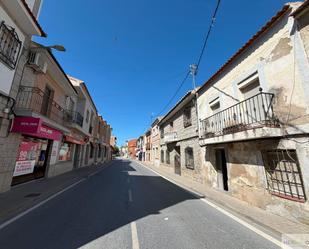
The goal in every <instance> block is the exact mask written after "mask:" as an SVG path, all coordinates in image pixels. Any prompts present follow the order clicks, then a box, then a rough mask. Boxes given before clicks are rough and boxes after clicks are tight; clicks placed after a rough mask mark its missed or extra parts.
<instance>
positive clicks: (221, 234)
mask: <svg viewBox="0 0 309 249" xmlns="http://www.w3.org/2000/svg"><path fill="white" fill-rule="evenodd" d="M0 248H1V249H13V248H14V249H15V248H16V249H19V248H21V249H28V248H29V249H36V248H38V249H49V248H50V249H58V248H59V249H60V248H61V249H66V248H68V249H71V248H72V249H73V248H100V249H102V248H108V249H113V248H115V249H121V248H133V249H138V248H140V249H144V248H148V249H150V248H160V249H165V248H166V249H168V248H175V249H182V248H185V249H199V248H220V249H229V248H235V249H241V248H248V249H264V248H265V249H272V248H278V247H277V246H276V245H274V244H272V243H271V242H270V241H268V240H266V239H264V238H263V237H261V236H260V235H258V234H256V233H254V232H253V231H251V230H249V229H247V228H246V227H244V226H242V225H241V224H239V223H237V222H236V221H234V220H233V219H231V218H229V217H228V216H226V215H224V214H222V213H221V212H219V211H217V210H216V209H214V208H213V207H211V206H209V205H207V204H206V203H205V202H202V201H201V200H199V199H198V198H196V197H195V196H193V195H191V194H190V193H188V192H186V191H184V190H182V189H181V188H179V187H177V186H176V185H173V184H172V183H170V182H168V181H167V180H165V179H163V178H161V177H159V176H158V175H156V174H154V173H153V172H152V171H150V170H148V169H146V168H144V167H142V166H140V165H139V164H137V163H135V162H130V161H128V160H115V161H114V162H113V163H112V165H111V166H109V167H107V168H105V169H103V170H102V171H100V172H99V173H98V174H96V175H94V176H92V177H90V178H89V179H87V180H86V181H83V182H81V183H80V184H78V185H77V186H75V187H74V188H71V189H69V190H68V191H66V192H64V193H63V194H61V195H59V196H57V197H56V198H54V199H52V200H50V201H49V202H47V203H45V204H44V205H42V206H40V207H38V208H37V209H35V210H33V211H31V212H30V213H28V214H27V215H25V216H23V217H22V218H20V219H18V220H16V221H14V222H13V223H11V224H10V225H8V226H7V227H5V228H3V229H2V230H0Z"/></svg>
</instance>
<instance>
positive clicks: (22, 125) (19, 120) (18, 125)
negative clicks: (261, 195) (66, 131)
mask: <svg viewBox="0 0 309 249" xmlns="http://www.w3.org/2000/svg"><path fill="white" fill-rule="evenodd" d="M41 125H42V120H41V119H40V118H34V117H16V118H14V121H13V125H12V129H11V132H16V133H24V132H26V133H36V132H38V131H39V128H40V126H41Z"/></svg>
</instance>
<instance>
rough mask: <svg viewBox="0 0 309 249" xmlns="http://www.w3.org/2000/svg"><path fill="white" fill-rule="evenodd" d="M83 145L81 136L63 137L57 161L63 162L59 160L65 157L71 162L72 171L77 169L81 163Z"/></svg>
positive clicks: (83, 139) (83, 140)
mask: <svg viewBox="0 0 309 249" xmlns="http://www.w3.org/2000/svg"><path fill="white" fill-rule="evenodd" d="M85 144H86V143H85V138H83V137H82V136H78V135H76V134H71V135H66V136H64V137H63V143H62V146H61V149H60V153H59V160H63V158H60V157H61V156H62V157H63V156H64V157H67V158H66V160H73V168H74V169H76V168H79V167H80V166H81V163H82V146H83V145H85ZM74 147H75V149H74ZM73 151H74V154H73Z"/></svg>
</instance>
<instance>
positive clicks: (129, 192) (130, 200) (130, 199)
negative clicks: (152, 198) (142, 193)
mask: <svg viewBox="0 0 309 249" xmlns="http://www.w3.org/2000/svg"><path fill="white" fill-rule="evenodd" d="M128 194H129V202H133V199H132V191H131V189H129V190H128Z"/></svg>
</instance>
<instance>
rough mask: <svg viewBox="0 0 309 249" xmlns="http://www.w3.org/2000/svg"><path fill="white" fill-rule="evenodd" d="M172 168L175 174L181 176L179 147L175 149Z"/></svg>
mask: <svg viewBox="0 0 309 249" xmlns="http://www.w3.org/2000/svg"><path fill="white" fill-rule="evenodd" d="M174 167H175V174H177V175H181V157H180V146H177V147H175V156H174Z"/></svg>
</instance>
